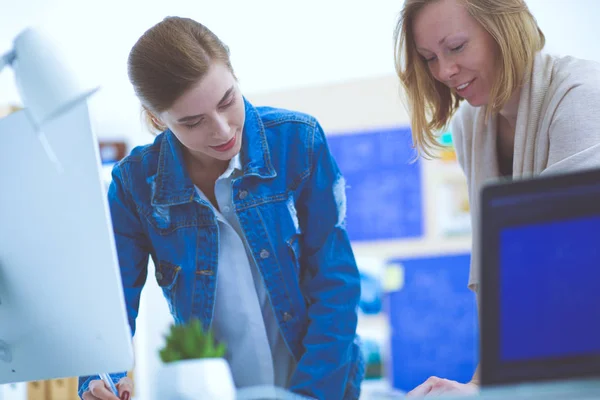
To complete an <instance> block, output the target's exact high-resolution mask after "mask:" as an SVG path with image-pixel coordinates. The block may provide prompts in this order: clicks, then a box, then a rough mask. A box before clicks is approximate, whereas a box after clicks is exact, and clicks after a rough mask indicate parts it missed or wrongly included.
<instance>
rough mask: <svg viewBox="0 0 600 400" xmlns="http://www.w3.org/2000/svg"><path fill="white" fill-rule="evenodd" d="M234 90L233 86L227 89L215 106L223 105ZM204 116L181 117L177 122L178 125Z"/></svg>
mask: <svg viewBox="0 0 600 400" xmlns="http://www.w3.org/2000/svg"><path fill="white" fill-rule="evenodd" d="M233 89H234V85H232V86H231V87H230V88H229V89H227V91H226V92H225V94H224V95H223V97H221V100H219V104H217V106H219V107H220V106H222V105H223V103H224V102H225V100H227V98H228V97H229V95H231V93H232V92H233ZM202 116H204V114H198V115H188V116H187V117H183V118H180V119H178V120H177V122H178V123H182V122H187V121H191V120H193V119H197V118H200V117H202Z"/></svg>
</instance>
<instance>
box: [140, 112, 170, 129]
mask: <svg viewBox="0 0 600 400" xmlns="http://www.w3.org/2000/svg"><path fill="white" fill-rule="evenodd" d="M143 113H144V119H145V121H146V126H147V128H148V129H149V130H150V132H153V133H159V132H163V131H164V130H166V129H167V125H166V124H165V123H164V122H162V121H161V120H160V118H158V117H157V116H156V115H155V114H154V113H152V112H151V111H150V110H148V109H147V108H146V107H143Z"/></svg>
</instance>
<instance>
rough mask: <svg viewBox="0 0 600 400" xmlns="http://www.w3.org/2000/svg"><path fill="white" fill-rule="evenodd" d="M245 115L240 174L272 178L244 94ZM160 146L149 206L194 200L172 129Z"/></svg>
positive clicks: (261, 134) (252, 111) (267, 155)
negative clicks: (150, 204) (241, 170)
mask: <svg viewBox="0 0 600 400" xmlns="http://www.w3.org/2000/svg"><path fill="white" fill-rule="evenodd" d="M244 104H245V113H246V119H245V122H244V131H243V133H242V136H243V140H242V148H241V151H240V153H241V163H242V167H243V175H244V176H249V175H254V176H258V177H259V178H262V179H268V178H275V177H276V176H277V173H276V171H275V169H274V168H273V165H272V164H271V154H270V152H269V145H268V143H267V138H266V135H265V128H264V126H263V123H262V121H261V119H260V116H259V114H258V111H257V110H256V108H254V107H253V106H252V104H250V103H249V102H248V101H247V100H246V99H245V98H244ZM164 136H165V137H164V140H163V142H162V143H161V146H160V153H159V156H158V172H157V174H156V178H155V179H156V180H155V185H156V186H155V188H154V194H153V196H152V205H153V206H173V205H178V204H184V203H190V202H192V201H193V200H194V194H195V190H194V184H193V183H192V180H191V179H190V177H189V175H188V173H187V171H186V169H185V164H184V160H183V149H182V145H181V143H180V142H179V140H178V139H177V137H175V135H174V134H173V132H171V131H170V130H167V131H166V132H165V135H164Z"/></svg>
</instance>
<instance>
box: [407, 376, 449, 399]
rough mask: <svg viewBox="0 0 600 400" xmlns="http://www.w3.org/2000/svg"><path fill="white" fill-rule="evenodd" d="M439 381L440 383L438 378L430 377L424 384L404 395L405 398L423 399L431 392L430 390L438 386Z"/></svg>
mask: <svg viewBox="0 0 600 400" xmlns="http://www.w3.org/2000/svg"><path fill="white" fill-rule="evenodd" d="M440 381H441V379H440V378H438V377H436V376H432V377H430V378H429V379H427V380H426V381H425V382H423V383H422V384H420V385H419V386H417V387H416V388H414V389H413V390H411V391H410V392H408V393H407V394H406V397H424V396H427V395H428V394H429V392H431V389H432V388H433V387H434V386H435V385H439V382H440Z"/></svg>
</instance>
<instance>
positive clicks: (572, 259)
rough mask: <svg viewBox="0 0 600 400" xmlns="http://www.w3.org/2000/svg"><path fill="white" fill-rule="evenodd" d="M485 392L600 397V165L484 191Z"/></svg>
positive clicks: (488, 395) (487, 395) (482, 300)
mask: <svg viewBox="0 0 600 400" xmlns="http://www.w3.org/2000/svg"><path fill="white" fill-rule="evenodd" d="M480 215H481V218H480V223H481V231H480V233H481V242H480V245H481V252H480V256H481V259H480V261H481V263H480V265H482V266H485V267H484V268H482V269H481V288H480V290H481V293H480V296H481V297H480V307H481V310H482V313H481V325H480V326H481V335H480V336H481V338H480V340H481V343H480V346H481V348H480V356H481V366H480V368H481V385H482V386H481V387H482V389H481V395H480V397H482V398H518V399H525V398H527V399H533V398H545V399H548V398H561V399H600V170H588V171H581V172H576V173H569V174H560V175H548V176H542V177H536V178H529V179H524V180H519V181H508V182H498V183H494V184H490V185H488V186H485V187H484V188H483V190H482V193H481V214H480Z"/></svg>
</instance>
